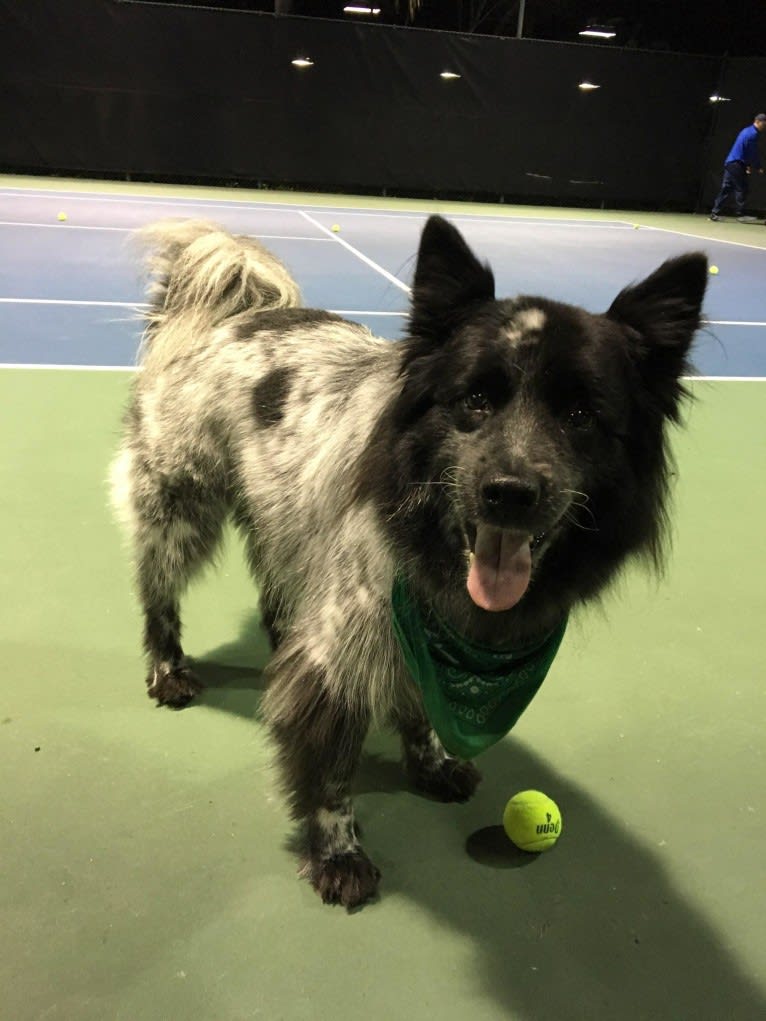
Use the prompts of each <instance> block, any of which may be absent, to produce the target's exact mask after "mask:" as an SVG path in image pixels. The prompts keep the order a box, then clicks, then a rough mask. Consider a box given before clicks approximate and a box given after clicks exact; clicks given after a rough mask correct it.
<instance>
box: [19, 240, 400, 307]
mask: <svg viewBox="0 0 766 1021" xmlns="http://www.w3.org/2000/svg"><path fill="white" fill-rule="evenodd" d="M321 240H322V241H324V238H322V239H321ZM0 304H1V305H85V306H90V305H94V306H96V307H98V308H131V309H134V310H136V311H138V310H140V309H142V308H149V307H150V306H149V303H148V302H145V301H85V300H84V299H80V298H0ZM327 311H328V312H332V314H333V315H336V316H407V315H408V314H409V313H407V312H373V311H371V310H365V309H347V308H330V309H327Z"/></svg>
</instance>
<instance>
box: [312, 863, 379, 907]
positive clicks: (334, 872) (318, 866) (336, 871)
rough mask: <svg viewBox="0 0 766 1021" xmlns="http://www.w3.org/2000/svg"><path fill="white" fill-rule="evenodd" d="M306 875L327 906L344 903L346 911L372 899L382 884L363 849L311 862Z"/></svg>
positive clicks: (376, 870) (377, 872)
mask: <svg viewBox="0 0 766 1021" xmlns="http://www.w3.org/2000/svg"><path fill="white" fill-rule="evenodd" d="M303 875H305V876H306V878H307V879H308V880H309V882H310V883H311V885H312V886H313V887H314V889H315V890H316V891H317V893H318V894H319V896H320V897H321V898H322V900H323V901H324V903H325V904H341V905H342V906H343V907H344V908H358V907H360V906H361V905H362V904H366V903H367V901H370V900H372V899H373V898H374V897H375V896H376V894H377V892H378V883H379V882H380V871H379V870H378V869H377V868H376V867H375V866H374V865H373V863H372V862H371V861H370V859H369V858H368V857H367V855H366V854H365V853H364V851H362V850H358V851H349V852H347V853H345V854H336V855H333V857H332V858H324V859H322V860H316V859H312V860H311V861H309V862H308V864H307V865H306V867H305V869H304V870H303Z"/></svg>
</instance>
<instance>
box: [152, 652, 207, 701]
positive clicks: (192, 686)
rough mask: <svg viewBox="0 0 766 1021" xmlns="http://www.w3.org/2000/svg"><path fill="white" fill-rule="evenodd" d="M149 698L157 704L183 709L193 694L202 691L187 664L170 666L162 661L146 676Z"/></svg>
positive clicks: (199, 683) (200, 685)
mask: <svg viewBox="0 0 766 1021" xmlns="http://www.w3.org/2000/svg"><path fill="white" fill-rule="evenodd" d="M146 685H147V688H148V689H149V690H148V695H149V698H154V699H156V700H157V705H167V706H170V707H171V708H173V709H183V707H184V706H186V705H188V704H189V703H190V702H191V700H192V699H193V698H194V696H195V695H198V694H199V693H200V692H201V691H202V684H201V682H200V681H199V680H198V679H197V678H196V676H195V675H194V673H193V672H192V671H191V670H190V669H189V667H187V666H170V665H169V664H166V663H162V664H159V665H158V666H156V667H154V669H153V670H152V672H151V673H150V674H149V676H148V677H147V678H146Z"/></svg>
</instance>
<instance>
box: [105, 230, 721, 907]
mask: <svg viewBox="0 0 766 1021" xmlns="http://www.w3.org/2000/svg"><path fill="white" fill-rule="evenodd" d="M142 240H143V242H144V243H145V244H146V245H147V248H148V251H149V256H148V260H149V270H150V287H149V292H150V293H149V297H150V304H149V308H148V312H147V314H146V328H145V333H144V339H143V342H142V351H141V356H140V363H141V364H140V368H139V371H138V373H137V376H136V379H135V383H134V386H133V390H132V395H131V399H130V403H129V406H128V409H127V411H126V415H125V429H124V438H123V442H122V445H121V448H120V450H119V452H118V454H117V456H116V459H115V461H114V463H113V467H112V473H111V478H112V492H113V503H114V505H115V507H116V508H117V511H118V513H119V516H120V517H121V519H122V521H123V522H124V524H125V525H126V527H127V529H128V531H129V534H130V537H131V539H132V543H133V548H134V552H135V567H136V579H137V588H138V594H139V598H140V603H141V607H142V610H143V615H144V622H145V627H144V645H145V649H146V653H147V656H148V661H149V676H148V680H147V684H148V689H149V695H150V696H151V697H152V698H153V699H155V700H156V702H157V703H158V704H159V705H167V706H171V707H176V708H178V707H182V706H184V705H186V704H187V703H188V702H189V701H190V700H191V699H192V698H194V696H195V695H196V694H197V693H198V692H199V690H200V683H199V681H198V680H197V678H196V677H195V675H194V672H193V669H192V666H191V665H190V663H189V662H188V661H187V660H186V659H185V657H184V653H183V650H182V647H181V638H180V633H181V621H180V616H179V599H180V597H181V595H182V593H183V590H184V588H185V586H186V584H187V583H188V581H189V580H190V578H192V576H193V575H194V574H195V573H196V572H198V571H199V570H200V569H201V568H202V566H203V565H204V564H205V563H207V562H208V561H209V560H210V559H211V558H212V557H213V555H214V553H215V552H216V549H217V547H218V544H219V542H220V540H221V535H222V531H223V528H224V525H225V523H226V522H227V521H230V522H233V524H234V525H235V526H236V528H237V529H238V531H239V532H240V533H241V535H242V538H243V540H244V544H245V549H246V555H247V560H248V562H249V567H250V570H251V572H252V575H253V577H254V579H255V580H256V581H257V585H258V589H259V593H260V606H261V613H262V618H263V621H264V625H265V627H266V628H267V630H268V633H269V636H270V638H271V642H272V646H273V654H272V656H271V659H270V661H269V663H268V666H267V667H266V671H265V673H266V677H267V680H268V687H267V689H266V693H265V695H264V699H263V718H264V720H265V722H266V724H267V726H268V730H269V733H270V735H271V738H272V739H273V742H274V746H275V754H276V762H277V765H278V768H279V774H280V777H281V782H282V785H283V788H284V791H285V793H286V795H287V798H288V800H289V805H290V809H291V814H292V817H293V819H294V820H296V821H297V822H299V823H301V826H300V829H301V832H302V833H303V834H304V839H305V845H304V851H303V859H302V860H303V868H302V874H303V876H304V877H306V878H307V879H308V880H310V882H311V883H312V885H313V886H314V888H315V889H316V890H317V891H318V893H319V894H320V895H321V897H322V899H323V900H324V901H325V902H328V903H336V904H341V905H344V906H345V907H346V908H349V909H350V908H355V907H357V906H359V905H361V904H363V903H365V902H366V901H369V900H371V899H373V898H374V897H375V896H376V893H377V889H378V884H379V879H380V873H379V871H378V869H377V868H376V867H375V865H374V864H373V863H372V861H371V860H370V859H369V858H368V856H367V854H366V853H365V851H364V850H363V848H362V846H361V844H360V841H359V834H358V830H357V827H356V825H355V822H354V813H353V806H352V800H351V794H350V791H351V784H352V780H353V776H354V772H355V769H356V767H357V763H358V761H359V758H360V754H361V750H362V743H363V740H364V738H365V734H366V733H367V731H368V728H369V727H370V725H371V724H373V723H375V724H379V725H388V726H391V727H393V728H394V729H395V730H396V731H397V732H398V733H399V735H400V736H401V740H402V744H403V759H404V764H405V766H406V769H407V772H408V774H409V777H410V780H411V783H412V784H413V785H414V786H415V787H416V788H417V789H418V790H420V791H422V792H424V793H425V794H427V795H429V796H431V797H434V798H439V799H442V800H445V801H465V800H467V799H468V798H469V797H470V796H471V795H472V794H473V792H474V790H475V788H476V786H477V784H478V782H479V780H480V774H479V772H478V771H477V769H476V767H475V766H474V764H473V761H472V759H473V757H474V755H475V754H477V753H478V751H480V750H482V749H483V748H484V747H486V746H487V745H488V744H490V743H492V742H493V741H496V740H499V739H500V737H502V736H503V735H504V734H505V733H506V732H507V731H508V729H510V727H511V726H512V725H513V723H514V722H515V719H516V718H517V717H518V715H519V714H520V712H521V711H523V708H524V706H525V705H526V704H527V702H528V701H529V699H530V698H531V697H532V696H533V694H534V692H535V690H537V687H539V684H540V683H542V678H543V677H544V676H545V671H546V670H547V669H548V667H549V666H550V661H551V660H552V658H553V656H554V655H555V651H556V648H557V647H558V643H559V642H560V641H561V638H562V635H563V631H564V628H565V626H566V619H567V616H568V614H569V613H570V611H572V610H573V609H575V608H576V607H578V606H580V605H582V604H584V603H587V602H588V601H591V600H595V599H596V598H597V597H599V595H600V594H601V593H602V592H603V591H604V590H605V588H606V587H607V586H608V585H609V583H610V582H611V581H612V580H613V579H614V578H615V577H616V576H617V575H618V573H619V572H620V570H621V568H622V567H623V565H624V564H625V563H626V562H627V561H628V560H630V559H633V558H640V559H644V560H645V561H648V562H649V564H653V565H655V566H658V567H659V566H661V564H662V559H663V552H664V549H665V546H666V542H665V539H666V535H667V515H668V489H669V482H670V478H671V475H672V462H671V458H670V453H669V449H668V438H667V432H668V426H669V424H670V423H676V422H678V421H679V416H680V411H681V407H682V402H683V400H684V398H685V397H686V396H688V394H687V391H686V389H685V386H684V382H683V379H684V376H685V375H686V374H688V372H689V361H688V358H689V352H690V346H691V344H692V341H693V338H694V335H695V332H696V331H697V329H698V328H699V326H700V323H701V305H702V301H703V298H704V293H705V287H706V282H707V261H706V258H705V256H704V255H703V254H701V253H690V254H687V255H683V256H680V257H678V258H674V259H671V260H670V261H667V262H665V263H664V264H663V265H662V266H660V267H659V269H657V270H656V271H655V272H653V273H652V274H651V275H650V276H649V277H648V278H646V279H644V280H643V281H641V282H639V283H636V284H634V285H631V286H628V287H626V288H625V289H624V290H622V291H621V292H620V293H619V294H618V295H617V297H616V298H615V300H614V301H613V303H612V305H611V306H610V308H609V309H608V311H606V312H605V313H603V314H592V313H590V312H587V311H585V310H584V309H582V308H578V307H575V306H571V305H566V304H562V303H560V302H557V301H553V300H550V299H547V298H544V297H534V296H522V297H516V298H512V299H497V298H496V297H495V286H494V278H493V274H492V271H491V269H490V268H489V266H487V265H486V264H483V263H482V262H480V261H479V259H477V257H476V256H475V255H474V254H473V252H472V251H471V249H470V248H469V247H468V245H467V244H466V242H465V240H464V239H463V237H462V235H461V234H460V233H459V231H458V230H457V229H456V228H455V227H454V226H453V225H452V224H450V223H449V222H448V221H446V220H445V219H443V218H441V217H439V216H431V217H430V218H429V219H428V220H427V222H426V224H425V227H424V229H423V231H422V235H421V238H420V243H419V249H418V254H417V261H416V266H415V272H414V282H413V288H412V299H411V308H410V312H409V320H408V326H407V330H406V336H405V337H404V338H403V339H401V340H400V341H396V342H391V341H387V340H383V339H380V338H377V337H375V336H374V335H373V334H372V333H371V332H370V331H369V330H367V329H366V328H365V327H363V326H361V325H358V324H356V323H353V322H348V321H346V320H344V319H342V318H341V317H339V316H337V315H334V314H331V313H329V312H326V311H321V310H314V309H306V308H303V307H302V306H301V300H300V294H299V289H298V286H297V284H296V283H295V281H294V280H293V279H292V277H291V276H290V274H289V272H288V270H287V269H286V268H285V266H284V265H283V264H282V263H281V262H280V261H279V260H278V259H277V258H276V257H275V256H274V255H272V254H271V253H269V252H268V251H267V250H266V249H265V248H263V247H262V246H261V245H260V244H258V243H257V242H256V241H254V240H252V239H249V238H247V237H235V236H232V235H231V234H229V233H228V232H226V231H225V230H223V229H222V228H220V227H217V226H215V225H214V224H208V223H204V222H196V221H193V222H171V221H167V222H163V223H160V224H157V225H154V226H151V227H149V228H145V229H144V230H143V232H142ZM519 664H520V673H519ZM514 669H515V670H516V673H515V674H514V672H513V671H514ZM508 677H510V681H507V678H508ZM502 678H506V680H504V681H502V683H501V679H502ZM520 678H521V679H520ZM522 682H523V683H522ZM503 685H505V687H503ZM517 689H519V690H521V689H523V690H521V693H520V694H519V690H517ZM509 691H510V695H509Z"/></svg>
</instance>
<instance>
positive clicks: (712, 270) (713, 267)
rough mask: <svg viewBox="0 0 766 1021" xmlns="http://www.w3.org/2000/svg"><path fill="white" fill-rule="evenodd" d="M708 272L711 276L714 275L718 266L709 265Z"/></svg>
mask: <svg viewBox="0 0 766 1021" xmlns="http://www.w3.org/2000/svg"><path fill="white" fill-rule="evenodd" d="M710 272H711V273H712V274H713V276H716V275H717V273H718V267H717V266H711V267H710Z"/></svg>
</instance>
